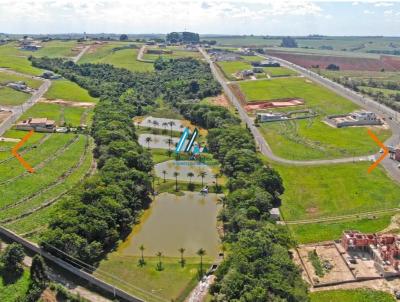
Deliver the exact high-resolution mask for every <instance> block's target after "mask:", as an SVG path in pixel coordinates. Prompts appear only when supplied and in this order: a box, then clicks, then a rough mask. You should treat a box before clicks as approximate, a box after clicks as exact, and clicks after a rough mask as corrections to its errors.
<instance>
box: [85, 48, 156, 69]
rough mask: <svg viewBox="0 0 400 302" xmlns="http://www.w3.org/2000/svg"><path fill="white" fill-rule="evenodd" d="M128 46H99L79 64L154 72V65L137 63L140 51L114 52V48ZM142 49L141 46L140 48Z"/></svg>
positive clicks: (125, 50) (124, 50)
mask: <svg viewBox="0 0 400 302" xmlns="http://www.w3.org/2000/svg"><path fill="white" fill-rule="evenodd" d="M124 45H127V44H126V43H125V44H122V43H109V44H104V45H101V46H99V47H98V48H96V49H95V51H93V52H90V51H89V52H88V53H86V54H85V55H84V56H83V57H82V59H81V60H80V61H79V63H105V64H112V65H114V66H115V67H121V68H126V69H128V70H130V71H139V72H145V71H153V70H154V68H153V64H152V63H145V62H140V61H137V60H136V58H137V54H138V51H139V49H123V50H118V51H114V50H113V48H115V47H120V46H124ZM138 47H140V46H138Z"/></svg>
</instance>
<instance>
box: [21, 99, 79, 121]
mask: <svg viewBox="0 0 400 302" xmlns="http://www.w3.org/2000/svg"><path fill="white" fill-rule="evenodd" d="M84 112H85V109H84V108H81V107H66V106H63V105H59V104H48V103H40V102H39V103H37V104H35V105H34V106H33V107H31V108H30V109H29V110H28V111H26V112H25V113H24V114H23V115H22V117H21V120H24V119H27V118H29V117H35V118H41V117H46V118H48V119H51V120H55V121H56V123H57V125H59V126H61V125H63V124H71V125H72V126H75V127H77V126H79V125H80V123H81V118H82V115H83V114H84Z"/></svg>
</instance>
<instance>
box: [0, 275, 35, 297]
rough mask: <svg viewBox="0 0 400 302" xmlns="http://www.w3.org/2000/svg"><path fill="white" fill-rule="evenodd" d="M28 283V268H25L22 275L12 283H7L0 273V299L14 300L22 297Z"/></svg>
mask: <svg viewBox="0 0 400 302" xmlns="http://www.w3.org/2000/svg"><path fill="white" fill-rule="evenodd" d="M29 283H30V275H29V270H28V269H25V270H24V273H23V275H22V276H21V277H20V278H19V279H18V280H17V281H16V282H14V283H10V284H7V283H5V280H4V278H3V276H2V275H1V274H0V301H2V302H15V301H19V300H18V298H24V297H25V294H26V292H27V290H28V287H29Z"/></svg>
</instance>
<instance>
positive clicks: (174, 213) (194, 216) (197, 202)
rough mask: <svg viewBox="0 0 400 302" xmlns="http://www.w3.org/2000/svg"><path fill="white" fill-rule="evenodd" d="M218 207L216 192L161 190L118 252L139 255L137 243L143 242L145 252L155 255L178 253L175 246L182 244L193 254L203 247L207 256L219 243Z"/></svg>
mask: <svg viewBox="0 0 400 302" xmlns="http://www.w3.org/2000/svg"><path fill="white" fill-rule="evenodd" d="M220 208H221V206H220V204H219V203H218V195H217V194H208V195H205V196H202V195H201V194H199V193H194V192H185V195H184V196H176V195H174V194H169V193H162V194H160V195H159V196H157V197H156V198H155V200H154V201H153V202H152V205H151V207H150V208H149V209H148V210H146V211H145V213H144V215H143V216H142V218H141V223H140V224H138V225H136V226H135V227H134V229H133V230H132V233H131V234H130V235H129V237H128V238H127V239H126V241H125V242H123V243H122V244H121V245H120V247H119V250H118V252H119V253H121V254H122V255H130V256H139V255H140V250H139V247H140V245H142V244H143V245H144V247H145V250H144V254H145V255H147V256H155V255H156V253H157V252H159V251H160V252H162V253H163V255H164V256H168V257H179V256H180V253H179V252H178V249H179V248H181V247H183V248H185V249H186V251H185V254H184V255H185V256H196V252H197V251H198V250H199V249H200V248H203V249H205V250H206V252H207V255H208V256H210V257H216V256H217V255H218V252H219V245H220V240H219V235H218V231H217V215H218V212H219V210H220Z"/></svg>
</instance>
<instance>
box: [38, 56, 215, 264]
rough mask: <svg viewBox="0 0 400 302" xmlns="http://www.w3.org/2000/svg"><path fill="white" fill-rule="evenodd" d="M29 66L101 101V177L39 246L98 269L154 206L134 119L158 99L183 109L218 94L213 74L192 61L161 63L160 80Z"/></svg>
mask: <svg viewBox="0 0 400 302" xmlns="http://www.w3.org/2000/svg"><path fill="white" fill-rule="evenodd" d="M31 60H32V63H33V65H34V66H37V67H40V68H44V69H48V70H52V71H54V72H56V73H59V74H61V75H62V76H64V77H65V78H67V79H69V80H71V81H73V82H75V83H77V84H79V85H80V86H82V87H83V88H85V89H87V90H88V91H89V93H90V94H91V95H92V96H97V97H100V102H99V103H98V104H97V106H96V108H95V114H94V120H93V126H92V129H91V135H92V136H93V138H94V141H95V143H96V147H95V150H94V156H95V158H96V159H97V167H98V173H97V174H96V175H94V176H92V177H90V178H89V179H87V180H86V181H85V182H84V183H83V184H82V186H81V188H80V189H79V190H77V192H75V194H71V197H70V198H69V199H68V201H66V202H64V203H62V204H61V206H60V210H59V211H58V215H57V216H56V217H54V218H53V219H52V221H51V223H50V227H49V230H48V231H47V232H46V233H45V235H44V237H43V240H42V243H41V244H42V246H43V247H44V248H47V249H49V250H50V251H52V252H53V253H54V252H56V251H57V249H58V250H61V251H64V252H66V253H67V254H69V255H70V256H73V257H76V258H79V259H81V260H84V261H86V262H90V263H96V262H97V261H98V260H99V259H100V258H101V257H102V256H103V255H104V253H105V252H107V251H109V250H110V249H112V248H113V247H114V246H115V244H116V242H117V241H118V240H119V239H120V238H122V237H124V236H125V235H126V234H128V233H129V232H130V231H131V226H132V225H133V223H135V222H136V220H137V218H138V214H139V213H140V212H141V210H142V209H144V208H146V207H147V206H148V204H149V202H150V198H149V195H150V193H151V192H150V191H151V182H150V180H149V173H150V171H151V170H152V167H153V162H152V159H151V155H150V153H148V152H147V151H146V150H144V148H142V147H141V146H140V145H139V144H138V142H137V136H136V134H135V129H134V126H133V123H132V118H133V117H134V116H137V115H143V114H146V113H147V112H148V111H150V110H151V109H153V108H154V106H156V103H155V102H154V100H155V99H156V98H158V97H160V96H162V95H163V96H164V97H165V98H166V99H167V100H168V101H170V102H171V103H173V104H177V103H179V102H182V101H184V100H188V99H197V98H203V97H207V96H210V95H214V94H216V93H218V92H219V91H220V88H219V86H218V84H217V83H216V82H215V81H214V80H213V79H212V77H211V73H210V71H209V67H208V66H207V65H206V64H204V63H202V62H199V61H198V60H194V59H190V58H187V59H179V60H174V61H172V60H168V61H163V60H158V61H157V62H156V63H155V67H156V72H155V73H133V72H130V71H128V70H126V69H123V68H115V67H113V66H111V65H107V64H81V65H77V64H74V63H73V62H71V61H66V60H63V59H49V58H41V59H37V58H32V59H31ZM214 117H215V118H218V116H216V115H215V116H214ZM211 121H212V120H211ZM213 123H214V124H215V121H214V122H213ZM59 255H60V256H62V255H61V254H59Z"/></svg>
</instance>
